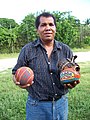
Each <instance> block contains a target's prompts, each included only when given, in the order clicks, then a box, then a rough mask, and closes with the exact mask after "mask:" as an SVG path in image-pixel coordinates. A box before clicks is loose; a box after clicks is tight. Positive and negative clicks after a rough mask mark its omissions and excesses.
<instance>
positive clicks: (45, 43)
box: [42, 40, 54, 47]
mask: <svg viewBox="0 0 90 120" xmlns="http://www.w3.org/2000/svg"><path fill="white" fill-rule="evenodd" d="M42 43H43V46H44V47H53V45H54V40H51V41H50V40H47V41H42Z"/></svg>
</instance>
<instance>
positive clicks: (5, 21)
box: [0, 18, 18, 29]
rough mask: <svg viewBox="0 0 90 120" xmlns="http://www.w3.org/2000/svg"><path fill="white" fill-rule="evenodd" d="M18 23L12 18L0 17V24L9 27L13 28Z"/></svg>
mask: <svg viewBox="0 0 90 120" xmlns="http://www.w3.org/2000/svg"><path fill="white" fill-rule="evenodd" d="M17 25H18V24H17V23H16V22H15V20H13V19H8V18H0V26H2V27H4V28H7V29H11V28H15V27H16V26H17Z"/></svg>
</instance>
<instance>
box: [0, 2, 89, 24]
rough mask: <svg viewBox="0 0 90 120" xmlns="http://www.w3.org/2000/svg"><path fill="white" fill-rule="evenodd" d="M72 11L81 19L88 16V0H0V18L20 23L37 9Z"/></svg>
mask: <svg viewBox="0 0 90 120" xmlns="http://www.w3.org/2000/svg"><path fill="white" fill-rule="evenodd" d="M41 10H46V11H51V12H52V11H61V12H65V11H72V15H74V16H75V17H76V18H78V19H80V20H81V21H84V20H86V19H87V18H90V0H0V18H11V19H14V20H15V21H16V22H17V23H20V22H21V21H22V20H23V19H24V17H25V16H26V15H28V14H30V13H36V12H37V11H39V12H40V11H41Z"/></svg>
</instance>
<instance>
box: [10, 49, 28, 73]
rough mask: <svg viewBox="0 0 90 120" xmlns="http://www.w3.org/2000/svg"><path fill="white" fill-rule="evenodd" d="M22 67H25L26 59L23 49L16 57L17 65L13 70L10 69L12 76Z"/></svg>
mask: <svg viewBox="0 0 90 120" xmlns="http://www.w3.org/2000/svg"><path fill="white" fill-rule="evenodd" d="M22 66H27V59H26V52H25V48H22V50H21V52H20V54H19V56H18V60H17V63H16V65H15V66H14V68H13V69H12V74H15V72H16V71H17V69H18V68H20V67H22Z"/></svg>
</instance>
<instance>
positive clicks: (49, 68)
mask: <svg viewBox="0 0 90 120" xmlns="http://www.w3.org/2000/svg"><path fill="white" fill-rule="evenodd" d="M35 25H36V29H37V33H38V34H39V39H37V40H35V41H33V42H30V43H28V44H27V45H25V46H24V47H23V48H22V50H21V52H20V55H19V57H18V61H17V64H16V65H15V67H14V68H13V70H12V74H13V75H14V74H15V72H16V70H17V69H18V68H19V67H21V66H28V67H30V68H31V69H32V70H33V71H34V83H33V84H32V85H31V86H29V85H28V86H27V87H26V90H27V91H28V99H27V103H26V120H67V118H68V99H67V95H66V94H67V93H68V88H73V87H75V86H76V85H77V84H78V83H79V81H77V82H75V83H73V84H67V85H63V84H61V82H60V78H59V72H58V67H57V64H58V61H59V60H63V59H66V58H69V59H72V57H73V53H72V51H71V50H70V48H69V47H68V46H67V45H65V44H63V43H61V42H58V41H56V40H55V39H54V37H55V33H56V20H55V17H54V16H53V15H52V14H50V13H47V12H44V13H42V14H40V15H39V16H37V18H36V22H35ZM14 82H15V83H16V80H15V77H14ZM16 84H18V83H16Z"/></svg>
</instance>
